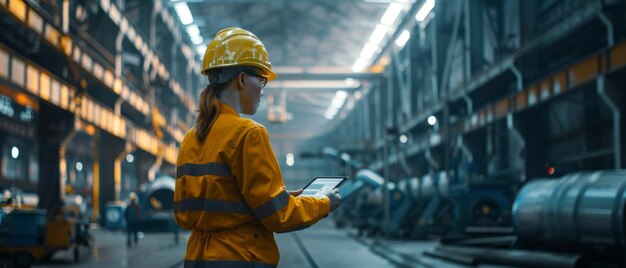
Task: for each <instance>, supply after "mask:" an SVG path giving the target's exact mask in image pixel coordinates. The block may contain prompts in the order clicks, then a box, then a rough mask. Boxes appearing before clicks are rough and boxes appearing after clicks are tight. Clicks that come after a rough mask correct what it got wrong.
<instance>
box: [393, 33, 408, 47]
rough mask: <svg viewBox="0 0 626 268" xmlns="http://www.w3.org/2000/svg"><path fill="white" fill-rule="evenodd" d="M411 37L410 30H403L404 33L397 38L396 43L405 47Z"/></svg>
mask: <svg viewBox="0 0 626 268" xmlns="http://www.w3.org/2000/svg"><path fill="white" fill-rule="evenodd" d="M409 38H411V33H410V32H409V31H408V30H402V33H401V34H400V36H398V38H397V39H396V45H397V46H399V47H404V45H405V44H406V42H407V41H409Z"/></svg>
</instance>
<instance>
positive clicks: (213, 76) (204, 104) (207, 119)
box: [194, 66, 253, 143]
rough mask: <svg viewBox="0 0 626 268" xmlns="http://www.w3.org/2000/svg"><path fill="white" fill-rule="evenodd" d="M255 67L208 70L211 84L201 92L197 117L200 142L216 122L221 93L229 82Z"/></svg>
mask: <svg viewBox="0 0 626 268" xmlns="http://www.w3.org/2000/svg"><path fill="white" fill-rule="evenodd" d="M251 68H253V67H250V66H233V67H224V68H218V69H214V70H211V71H209V72H207V76H208V78H209V85H208V86H207V87H206V88H204V90H202V93H200V108H199V109H198V118H196V124H195V125H194V127H195V129H196V138H197V139H198V142H200V143H202V142H204V139H205V138H206V136H207V135H208V134H209V130H210V129H211V127H212V126H213V123H215V119H217V115H218V114H219V113H220V101H219V98H220V95H222V92H223V91H224V90H225V89H226V87H227V86H228V83H230V81H231V80H232V79H233V78H235V76H236V75H237V74H239V73H240V72H245V71H247V70H249V69H251Z"/></svg>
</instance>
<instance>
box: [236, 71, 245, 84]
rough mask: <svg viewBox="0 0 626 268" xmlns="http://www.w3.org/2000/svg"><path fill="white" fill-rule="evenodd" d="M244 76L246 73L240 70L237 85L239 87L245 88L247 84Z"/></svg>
mask: <svg viewBox="0 0 626 268" xmlns="http://www.w3.org/2000/svg"><path fill="white" fill-rule="evenodd" d="M244 77H245V74H244V73H243V72H240V73H239V74H238V75H237V87H238V88H243V87H244V86H245V79H244Z"/></svg>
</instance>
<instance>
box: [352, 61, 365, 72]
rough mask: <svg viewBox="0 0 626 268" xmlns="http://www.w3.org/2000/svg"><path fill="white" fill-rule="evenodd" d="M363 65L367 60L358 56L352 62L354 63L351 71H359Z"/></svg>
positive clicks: (362, 68) (363, 67)
mask: <svg viewBox="0 0 626 268" xmlns="http://www.w3.org/2000/svg"><path fill="white" fill-rule="evenodd" d="M365 66H367V61H366V60H364V59H360V58H359V59H357V60H356V61H355V62H354V65H352V71H353V72H361V71H363V70H364V69H365Z"/></svg>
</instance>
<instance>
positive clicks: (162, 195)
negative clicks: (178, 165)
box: [144, 176, 176, 211]
mask: <svg viewBox="0 0 626 268" xmlns="http://www.w3.org/2000/svg"><path fill="white" fill-rule="evenodd" d="M175 185H176V181H175V180H174V178H172V177H170V176H160V177H157V178H156V179H155V180H154V181H153V182H152V183H150V185H148V187H147V188H146V191H145V192H144V196H145V197H146V203H147V204H148V207H149V208H151V209H153V210H156V211H167V210H171V209H172V207H173V205H174V187H175Z"/></svg>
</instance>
